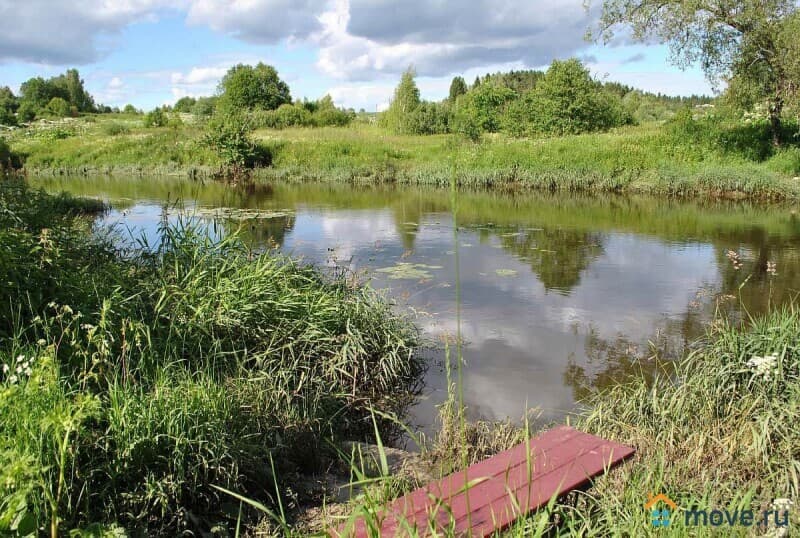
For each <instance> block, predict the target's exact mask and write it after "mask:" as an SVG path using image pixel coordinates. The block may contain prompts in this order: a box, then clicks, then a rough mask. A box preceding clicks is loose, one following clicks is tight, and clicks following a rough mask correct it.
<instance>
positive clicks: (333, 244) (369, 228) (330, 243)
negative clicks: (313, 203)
mask: <svg viewBox="0 0 800 538" xmlns="http://www.w3.org/2000/svg"><path fill="white" fill-rule="evenodd" d="M397 238H398V235H397V232H396V230H395V223H394V219H393V218H392V215H391V212H389V211H388V210H386V211H337V212H335V213H322V214H318V213H317V214H315V213H307V214H303V215H298V218H297V221H296V222H295V229H294V233H293V234H292V237H291V241H288V242H287V245H286V247H287V249H288V250H289V251H298V250H300V251H306V250H309V249H310V252H308V253H307V255H310V256H311V257H312V258H314V259H316V260H317V261H318V262H327V261H328V259H327V258H330V257H331V256H326V259H319V251H320V249H322V250H325V249H327V248H333V249H334V251H333V252H331V253H330V255H332V256H335V258H336V260H337V261H338V262H339V263H344V264H346V263H347V262H348V260H350V259H351V258H352V264H351V267H352V268H353V269H355V268H357V267H359V266H360V265H361V264H362V263H363V261H364V260H361V259H360V258H362V257H364V256H362V254H364V253H365V252H364V251H365V249H369V251H373V250H374V247H375V244H376V243H380V242H395V241H397ZM366 254H367V256H366V257H367V258H368V257H369V253H366Z"/></svg>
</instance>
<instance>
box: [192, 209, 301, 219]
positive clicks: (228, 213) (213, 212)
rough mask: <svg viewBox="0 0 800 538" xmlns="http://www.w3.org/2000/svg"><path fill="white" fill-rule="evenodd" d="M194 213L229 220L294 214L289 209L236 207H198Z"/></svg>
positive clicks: (271, 217) (275, 217) (270, 217)
mask: <svg viewBox="0 0 800 538" xmlns="http://www.w3.org/2000/svg"><path fill="white" fill-rule="evenodd" d="M196 213H197V215H198V216H200V217H205V218H223V219H231V220H249V219H279V218H284V217H290V216H292V215H293V214H294V213H293V212H292V211H290V210H272V209H239V208H236V207H214V208H206V207H200V208H197V210H196Z"/></svg>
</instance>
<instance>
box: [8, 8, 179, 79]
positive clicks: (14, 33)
mask: <svg viewBox="0 0 800 538" xmlns="http://www.w3.org/2000/svg"><path fill="white" fill-rule="evenodd" d="M171 5H173V2H172V1H167V0H126V1H124V2H109V1H106V0H84V1H81V2H62V1H60V0H55V1H54V0H26V1H24V2H21V1H18V0H0V62H2V61H23V62H32V63H43V64H85V63H89V62H92V61H94V60H97V59H98V57H99V56H100V55H101V54H102V52H103V49H104V48H107V47H108V44H106V45H104V44H103V43H101V42H100V41H101V39H102V38H108V37H110V36H113V35H114V34H116V33H117V32H119V30H121V29H122V28H123V27H125V26H126V25H128V24H130V23H131V22H134V21H137V20H142V19H146V18H148V17H152V16H154V14H155V13H156V12H157V11H158V10H159V9H162V8H165V7H170V6H171Z"/></svg>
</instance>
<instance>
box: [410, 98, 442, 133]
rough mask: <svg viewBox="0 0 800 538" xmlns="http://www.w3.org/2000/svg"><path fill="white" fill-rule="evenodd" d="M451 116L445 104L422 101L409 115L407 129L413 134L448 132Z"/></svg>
mask: <svg viewBox="0 0 800 538" xmlns="http://www.w3.org/2000/svg"><path fill="white" fill-rule="evenodd" d="M451 121H452V114H451V112H450V106H449V105H448V104H445V103H432V102H429V101H423V102H422V103H420V105H419V106H418V107H417V108H416V110H414V112H412V113H411V117H410V118H409V129H410V131H411V132H412V133H414V134H420V135H430V134H444V133H448V132H450V123H451Z"/></svg>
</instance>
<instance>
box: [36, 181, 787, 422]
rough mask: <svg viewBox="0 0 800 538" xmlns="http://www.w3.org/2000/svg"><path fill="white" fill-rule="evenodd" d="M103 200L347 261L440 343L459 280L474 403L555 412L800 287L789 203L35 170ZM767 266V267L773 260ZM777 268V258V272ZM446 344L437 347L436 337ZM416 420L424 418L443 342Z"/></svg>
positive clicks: (123, 229) (148, 220)
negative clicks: (239, 184) (722, 319)
mask: <svg viewBox="0 0 800 538" xmlns="http://www.w3.org/2000/svg"><path fill="white" fill-rule="evenodd" d="M31 182H32V183H33V184H34V185H38V186H41V187H44V188H45V189H47V190H49V191H67V192H71V193H73V194H77V195H84V196H91V197H97V198H102V199H104V200H106V201H108V202H109V203H110V204H111V207H112V210H111V211H110V212H109V213H108V214H107V215H105V216H104V217H103V218H102V219H100V220H101V222H98V225H114V226H115V229H116V233H117V234H118V235H120V237H121V240H123V241H125V240H128V241H130V240H131V239H132V238H140V237H146V238H147V241H148V242H149V243H150V244H151V245H154V244H157V242H158V238H159V232H158V230H159V227H160V226H161V225H162V223H163V222H165V221H166V222H178V221H179V219H182V218H184V219H186V218H189V219H199V220H202V221H204V222H207V223H208V224H209V228H210V230H211V233H212V234H215V236H217V237H219V236H222V235H223V234H226V233H229V232H230V231H232V230H235V229H241V233H242V234H243V237H244V238H245V240H246V241H248V242H250V243H251V244H252V245H253V246H254V247H256V248H270V247H274V248H280V250H281V251H283V252H285V253H287V254H290V255H293V256H299V257H302V258H303V259H304V260H305V261H307V262H309V263H314V264H317V265H319V266H321V267H323V268H328V269H330V270H342V269H346V270H349V271H355V272H357V273H359V275H361V277H362V279H364V280H365V281H368V282H369V284H370V285H371V286H373V287H374V288H376V289H380V290H385V293H387V294H388V295H389V297H391V298H392V299H393V300H394V301H395V302H396V303H397V304H398V308H401V309H403V310H406V311H408V310H409V309H410V310H411V311H412V312H413V315H414V319H415V322H416V323H417V324H418V326H419V327H421V329H422V330H423V332H424V335H425V336H426V337H427V338H428V339H430V340H431V341H434V342H439V343H441V342H443V341H445V340H447V341H450V342H452V341H453V339H454V337H455V335H456V333H457V327H458V324H457V319H458V317H457V306H458V303H457V301H456V296H457V293H456V292H457V290H459V291H460V298H461V300H460V318H461V327H460V328H461V336H462V341H463V343H464V348H463V356H464V360H465V363H464V366H463V388H464V401H465V403H466V405H467V406H468V409H469V414H470V416H471V417H473V418H477V417H481V418H487V419H504V418H506V417H510V418H511V419H520V417H522V416H523V414H524V413H525V410H526V409H527V408H531V407H534V408H539V409H540V410H541V417H542V419H543V420H551V419H558V418H561V417H562V416H563V415H564V414H566V413H569V412H570V411H572V410H574V409H575V406H576V402H578V401H580V400H581V399H583V398H585V397H586V396H587V395H588V394H590V392H591V391H594V390H598V389H601V388H603V387H604V386H607V385H609V384H611V383H618V382H619V381H620V380H622V379H624V378H625V376H627V375H629V374H631V373H633V372H638V371H640V370H644V371H645V372H648V371H652V370H654V369H655V368H656V367H657V365H656V362H655V361H654V360H652V358H651V357H652V356H653V355H654V354H655V353H656V352H658V354H659V355H660V356H662V357H664V358H673V359H674V358H679V357H680V356H682V354H683V353H684V352H685V351H686V348H687V346H689V345H690V344H692V343H693V342H695V341H697V339H698V338H701V337H702V336H703V334H704V332H705V330H706V328H707V326H708V324H709V323H710V322H711V321H712V320H713V319H714V317H715V315H725V316H728V317H729V318H732V319H734V320H740V319H744V318H745V317H746V316H748V315H757V314H759V313H760V312H764V311H765V310H767V309H769V308H771V307H774V306H777V305H781V304H785V303H787V302H788V301H789V300H790V299H791V298H793V297H794V295H795V294H796V293H797V290H800V220H799V219H798V216H797V215H796V213H795V210H796V207H795V206H792V205H764V204H757V203H751V202H741V201H738V202H737V201H697V200H695V201H686V200H671V199H655V198H646V197H634V198H631V197H619V196H589V195H569V194H550V193H523V194H519V193H517V194H502V193H495V192H461V193H459V194H458V196H457V201H456V207H457V211H455V212H454V210H453V200H452V199H451V193H450V192H449V191H446V190H435V189H421V188H399V187H397V188H393V187H368V186H347V185H321V184H296V185H283V184H279V185H271V186H253V187H250V188H232V187H229V186H225V185H221V184H218V183H213V182H208V183H201V182H194V181H186V180H177V179H176V180H165V179H149V180H148V179H127V178H69V179H64V178H58V179H35V180H31ZM773 264H774V265H773ZM773 268H774V270H773ZM440 347H441V346H440ZM429 355H430V360H431V366H430V368H429V370H428V373H427V375H426V379H425V386H424V389H423V394H422V395H421V398H420V400H419V402H418V403H417V404H416V405H415V406H414V408H413V409H412V410H411V413H410V417H409V419H410V421H411V422H412V423H413V424H415V425H416V426H418V427H420V428H421V429H422V430H425V431H430V430H431V429H432V428H431V426H432V425H433V421H434V420H435V416H436V405H437V404H438V403H440V402H441V401H442V400H443V399H444V398H445V396H446V388H447V382H446V379H445V373H444V362H445V352H444V351H443V349H438V350H434V351H430V352H429Z"/></svg>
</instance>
